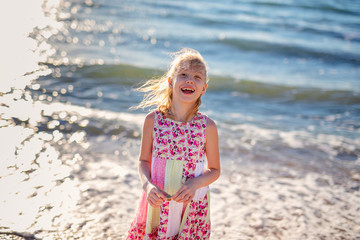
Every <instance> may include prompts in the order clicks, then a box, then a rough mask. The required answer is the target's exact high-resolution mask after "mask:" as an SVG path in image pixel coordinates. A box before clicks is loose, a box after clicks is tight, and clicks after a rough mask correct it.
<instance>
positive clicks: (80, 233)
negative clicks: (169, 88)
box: [0, 141, 360, 240]
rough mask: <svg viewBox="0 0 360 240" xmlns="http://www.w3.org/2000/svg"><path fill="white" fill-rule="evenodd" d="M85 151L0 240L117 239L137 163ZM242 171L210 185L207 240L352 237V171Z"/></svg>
mask: <svg viewBox="0 0 360 240" xmlns="http://www.w3.org/2000/svg"><path fill="white" fill-rule="evenodd" d="M134 144H137V143H136V141H134ZM97 148H98V149H101V144H100V145H99V146H98V147H97ZM133 149H135V148H134V147H133ZM88 150H89V149H88ZM88 150H86V151H88ZM84 151H85V150H84ZM91 151H92V153H91V154H89V153H87V154H86V155H85V156H88V159H86V161H84V160H78V161H77V162H72V163H71V165H72V167H73V169H74V170H73V171H72V172H71V173H70V175H69V176H68V177H66V178H65V180H64V181H62V182H58V184H57V185H56V186H54V187H53V189H52V190H51V191H50V192H48V193H46V192H43V193H41V191H40V189H41V188H40V189H38V190H37V192H36V193H33V194H32V195H31V196H29V197H28V198H26V199H23V200H22V202H21V204H34V205H33V206H34V208H36V207H39V209H42V211H38V212H37V213H36V214H35V215H34V216H35V217H34V219H32V220H33V222H32V223H31V224H30V227H28V228H27V230H26V231H17V230H16V226H18V225H17V223H15V224H13V225H12V226H13V227H12V228H11V227H10V228H4V227H1V229H0V232H3V234H0V239H21V237H19V236H21V235H22V236H26V237H27V238H25V237H24V238H23V239H124V238H125V234H126V231H127V229H128V227H129V225H130V222H131V221H132V219H133V218H134V215H135V210H136V207H137V202H138V200H139V196H140V194H141V190H140V189H141V186H140V181H139V179H138V175H137V170H136V159H135V157H134V156H129V155H127V154H126V153H124V154H125V156H123V155H122V154H121V153H120V155H108V154H106V155H105V154H103V153H101V152H97V150H96V149H92V150H91ZM65 156H66V154H65ZM90 156H91V157H90ZM68 157H69V158H70V156H68ZM242 167H243V169H241V170H229V169H226V167H225V168H224V171H223V173H222V176H221V177H220V179H219V180H218V181H217V182H215V183H214V184H212V186H211V208H210V209H211V219H212V235H211V239H244V240H245V239H359V236H360V227H359V226H360V208H359V202H360V194H359V181H360V177H359V174H358V173H354V174H353V177H352V179H348V181H342V182H334V180H333V178H332V177H331V176H329V175H326V174H319V173H316V172H308V173H305V174H304V173H300V172H299V171H296V170H294V169H290V168H282V169H280V168H279V167H275V166H274V167H269V166H264V165H249V166H242ZM279 169H280V170H279ZM29 181H30V180H29ZM57 188H58V190H56V189H57ZM53 191H55V192H57V193H56V194H55V195H54V197H55V198H52V197H51V192H53ZM8 197H9V198H11V197H15V198H16V196H10V195H9V196H8ZM69 199H72V201H70V200H69ZM37 200H42V203H39V202H38V201H37ZM56 201H58V202H56ZM47 206H48V207H47ZM17 207H18V208H20V209H21V208H22V207H24V206H17ZM24 209H25V207H24ZM2 217H3V218H4V216H2ZM5 219H6V216H5ZM18 219H19V220H21V217H19V218H18ZM29 221H31V219H30V220H29ZM19 229H20V228H19ZM4 232H6V233H7V234H4ZM11 232H13V233H14V234H12V235H11V234H9V233H11ZM15 233H16V234H17V235H18V237H16V235H15ZM24 234H25V235H24ZM11 236H13V237H11Z"/></svg>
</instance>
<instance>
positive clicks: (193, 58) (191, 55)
mask: <svg viewBox="0 0 360 240" xmlns="http://www.w3.org/2000/svg"><path fill="white" fill-rule="evenodd" d="M172 56H173V61H172V62H171V64H170V66H169V69H168V71H167V72H166V74H164V75H163V76H162V77H160V78H156V79H150V80H148V81H147V82H145V84H143V85H142V86H140V87H139V88H137V89H136V90H137V91H139V92H144V93H145V96H144V98H143V100H142V101H141V102H140V104H139V105H137V106H135V107H133V109H138V108H142V109H144V108H150V110H154V109H158V110H159V111H160V112H161V113H163V114H168V115H172V111H171V106H172V101H173V93H172V88H170V87H169V83H168V78H171V79H173V78H174V76H176V74H177V72H178V71H179V70H180V69H183V68H189V67H201V68H203V69H204V71H205V76H206V81H208V70H207V68H208V67H207V64H206V62H205V61H204V59H203V57H202V56H201V54H200V53H199V52H198V51H196V50H194V49H190V48H183V49H181V50H180V51H178V52H175V53H173V54H172ZM200 105H201V96H200V97H199V98H198V99H197V101H196V103H195V105H194V107H193V110H192V111H191V112H189V113H188V114H187V119H188V118H189V117H190V116H192V115H193V114H196V113H197V112H198V110H199V107H200Z"/></svg>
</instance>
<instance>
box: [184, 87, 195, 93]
mask: <svg viewBox="0 0 360 240" xmlns="http://www.w3.org/2000/svg"><path fill="white" fill-rule="evenodd" d="M181 91H182V92H183V93H185V94H191V93H193V92H195V90H194V89H192V88H182V89H181Z"/></svg>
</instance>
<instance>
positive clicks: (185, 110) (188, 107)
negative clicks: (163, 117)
mask: <svg viewBox="0 0 360 240" xmlns="http://www.w3.org/2000/svg"><path fill="white" fill-rule="evenodd" d="M193 107H194V104H181V103H178V102H176V101H173V104H172V106H171V109H170V111H171V112H170V114H171V117H172V118H173V119H174V120H175V121H179V122H188V121H190V120H191V119H192V118H193V117H194V116H193V114H190V113H191V111H192V108H193Z"/></svg>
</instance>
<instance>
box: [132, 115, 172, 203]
mask: <svg viewBox="0 0 360 240" xmlns="http://www.w3.org/2000/svg"><path fill="white" fill-rule="evenodd" d="M154 115H155V114H154V113H150V114H148V115H147V116H146V118H145V121H144V126H143V133H142V137H141V148H140V156H139V166H138V168H139V176H140V181H141V183H142V186H143V189H144V191H145V194H146V197H147V200H148V201H149V203H150V205H151V206H153V207H157V206H159V205H160V204H161V203H162V201H163V200H165V199H166V196H165V193H164V192H163V191H162V190H161V189H160V188H158V187H157V186H155V185H154V184H152V182H151V151H152V139H153V136H152V131H153V126H154Z"/></svg>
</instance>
